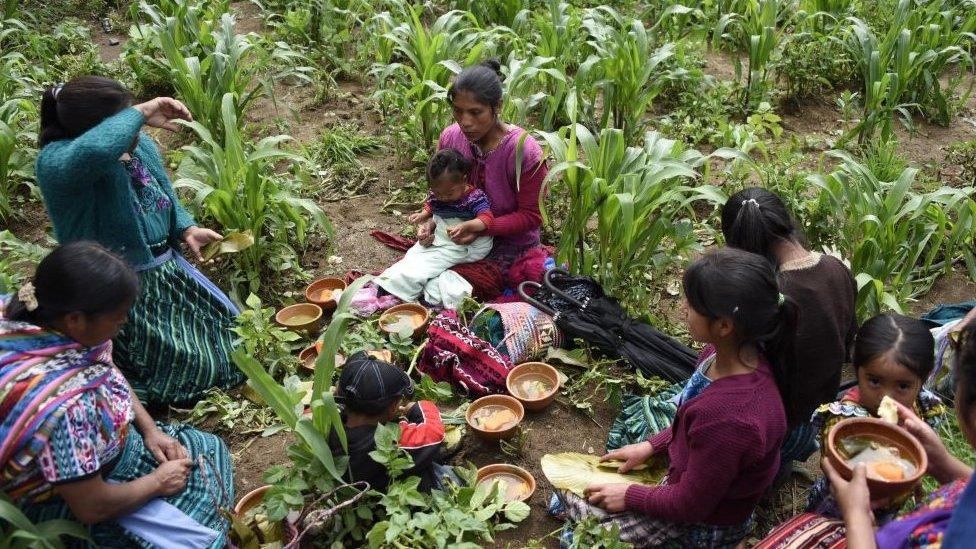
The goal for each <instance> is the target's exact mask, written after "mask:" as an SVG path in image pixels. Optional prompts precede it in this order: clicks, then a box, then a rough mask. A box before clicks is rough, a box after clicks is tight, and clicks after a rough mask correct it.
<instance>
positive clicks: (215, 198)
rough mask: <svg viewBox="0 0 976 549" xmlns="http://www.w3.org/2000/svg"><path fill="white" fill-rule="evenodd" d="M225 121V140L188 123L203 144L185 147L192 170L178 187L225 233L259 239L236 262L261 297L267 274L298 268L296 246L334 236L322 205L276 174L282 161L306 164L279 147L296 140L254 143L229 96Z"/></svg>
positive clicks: (225, 99) (269, 139)
mask: <svg viewBox="0 0 976 549" xmlns="http://www.w3.org/2000/svg"><path fill="white" fill-rule="evenodd" d="M221 116H222V121H223V131H222V132H221V136H220V137H217V136H215V135H214V134H212V133H211V132H210V130H209V129H208V128H207V127H206V126H204V125H203V124H201V123H200V122H196V121H194V122H184V125H186V126H188V127H190V128H191V129H192V130H193V131H194V133H196V135H197V137H198V139H199V141H200V143H199V144H198V145H189V146H186V147H184V150H185V151H186V153H187V156H188V162H189V165H188V166H185V167H183V166H181V170H180V172H181V174H182V177H180V178H179V179H177V181H176V183H175V186H176V187H178V188H185V189H189V190H190V191H192V193H193V195H194V205H195V207H196V209H197V210H198V211H199V212H200V213H201V214H202V215H203V216H205V217H207V218H209V219H213V220H214V221H215V222H216V223H217V225H219V226H220V228H222V229H224V230H238V231H250V232H251V234H253V235H254V238H255V243H254V245H253V246H251V247H250V248H247V249H246V250H243V251H242V252H240V253H239V254H236V256H235V259H236V260H237V261H238V262H239V268H240V269H241V271H243V276H244V278H245V279H246V280H247V282H248V283H249V285H250V291H251V292H256V291H257V289H258V288H259V287H260V282H261V273H262V272H263V270H264V269H272V270H277V271H283V270H287V269H290V268H294V267H296V264H295V260H294V258H295V255H296V253H295V250H294V248H293V243H297V244H299V245H304V244H305V241H306V237H307V235H308V232H309V230H310V229H311V228H312V227H319V228H322V229H325V230H326V231H327V232H329V233H330V234H331V230H332V229H331V225H330V223H329V220H328V218H327V217H326V216H325V213H324V212H323V211H322V209H321V208H319V206H318V205H316V204H315V203H314V202H312V201H311V200H307V199H302V198H299V197H298V196H296V195H295V194H294V191H293V189H292V187H291V186H290V185H289V184H288V182H287V181H286V180H285V179H284V178H283V177H281V176H279V175H277V174H276V173H275V169H274V166H275V163H276V162H278V161H292V162H301V161H303V158H302V157H300V156H298V155H295V154H293V153H289V152H287V151H284V150H282V149H281V148H280V147H279V145H280V144H281V143H282V142H284V141H287V140H289V139H291V138H290V137H288V136H284V135H279V136H276V137H267V138H264V139H262V140H261V141H259V142H258V143H256V144H253V143H251V142H249V141H248V140H247V139H246V138H245V135H244V133H243V131H242V130H241V129H240V127H239V125H238V124H239V122H238V115H237V102H236V101H235V98H234V96H233V95H232V94H229V93H228V94H226V95H224V97H223V99H222V101H221Z"/></svg>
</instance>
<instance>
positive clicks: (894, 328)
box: [854, 314, 935, 383]
mask: <svg viewBox="0 0 976 549" xmlns="http://www.w3.org/2000/svg"><path fill="white" fill-rule="evenodd" d="M888 353H893V355H892V358H893V359H894V360H895V361H896V362H897V363H898V364H901V365H902V366H904V367H905V368H908V369H909V370H911V372H912V373H913V374H915V375H916V376H917V377H918V378H919V379H921V380H922V382H923V383H924V382H925V380H926V379H928V377H929V374H931V373H932V368H934V367H935V339H934V338H933V337H932V332H930V331H929V328H928V326H927V325H926V324H925V322H923V321H921V320H919V319H917V318H910V317H907V316H904V315H897V314H886V315H878V316H875V317H872V318H870V319H868V320H867V321H865V322H864V324H862V325H861V328H860V329H858V331H857V334H856V335H855V336H854V370H858V369H860V368H861V367H862V366H866V365H867V364H869V363H870V362H872V361H873V360H875V359H876V358H878V357H880V356H884V355H886V354H888Z"/></svg>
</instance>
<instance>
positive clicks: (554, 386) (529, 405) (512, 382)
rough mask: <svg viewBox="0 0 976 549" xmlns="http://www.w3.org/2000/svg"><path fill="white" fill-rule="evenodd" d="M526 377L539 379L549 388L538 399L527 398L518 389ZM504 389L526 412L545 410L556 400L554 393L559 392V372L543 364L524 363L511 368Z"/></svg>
mask: <svg viewBox="0 0 976 549" xmlns="http://www.w3.org/2000/svg"><path fill="white" fill-rule="evenodd" d="M526 376H532V377H541V378H543V379H545V381H546V384H548V385H549V386H550V387H551V388H550V389H549V391H548V392H546V393H545V394H543V395H542V396H540V397H537V398H528V397H527V396H525V395H524V394H523V393H522V391H521V390H520V389H519V383H520V382H521V381H522V380H523V379H524V378H525V377H526ZM505 388H506V389H508V394H510V395H512V396H513V397H515V398H516V399H518V401H519V402H521V403H522V406H524V407H525V409H526V410H528V411H530V412H538V411H540V410H545V409H546V408H548V407H549V405H550V404H552V401H553V400H555V399H556V393H558V392H559V372H558V371H557V370H556V369H555V368H553V367H552V366H550V365H548V364H546V363H545V362H525V363H523V364H519V365H518V366H516V367H514V368H512V371H511V372H509V373H508V377H506V378H505Z"/></svg>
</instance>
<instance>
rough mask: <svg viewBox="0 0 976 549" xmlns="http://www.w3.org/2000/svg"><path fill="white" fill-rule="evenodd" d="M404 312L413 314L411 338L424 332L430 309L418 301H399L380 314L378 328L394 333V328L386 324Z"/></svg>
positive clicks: (415, 337)
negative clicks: (399, 302)
mask: <svg viewBox="0 0 976 549" xmlns="http://www.w3.org/2000/svg"><path fill="white" fill-rule="evenodd" d="M404 314H409V315H412V316H413V325H414V329H413V338H414V339H417V338H418V337H420V334H422V333H424V328H426V327H427V321H428V320H430V311H428V310H427V308H426V307H424V306H423V305H420V304H419V303H401V304H399V305H394V306H393V307H390V308H389V309H387V310H386V312H384V313H383V314H382V315H380V323H379V324H380V329H381V330H383V331H384V332H386V333H388V334H392V333H396V330H393V329H392V328H389V327H388V325H389V324H392V323H393V322H395V321H396V317H397V316H400V315H404Z"/></svg>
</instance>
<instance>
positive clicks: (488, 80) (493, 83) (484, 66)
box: [447, 59, 505, 111]
mask: <svg viewBox="0 0 976 549" xmlns="http://www.w3.org/2000/svg"><path fill="white" fill-rule="evenodd" d="M504 78H505V76H504V75H503V74H502V65H501V63H499V62H498V60H497V59H487V60H485V61H482V62H481V63H478V64H477V65H475V66H473V67H468V68H466V69H464V70H463V71H461V74H459V75H457V78H455V79H454V83H453V84H451V87H450V88H448V89H447V100H448V101H451V102H452V103H453V102H454V97H455V96H456V95H457V94H458V93H460V92H467V93H470V94H471V95H472V96H474V99H475V101H477V102H478V103H481V104H483V105H488V106H489V107H491V109H492V111H494V110H495V109H496V108H498V106H499V105H501V103H502V80H503V79H504Z"/></svg>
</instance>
